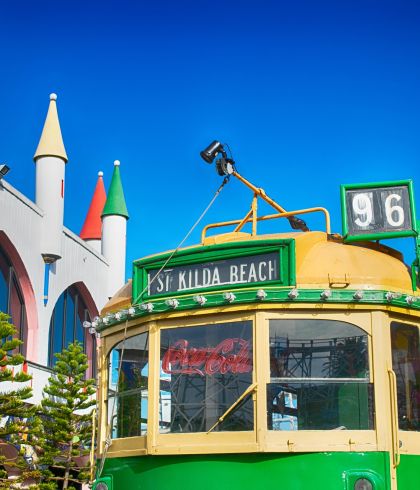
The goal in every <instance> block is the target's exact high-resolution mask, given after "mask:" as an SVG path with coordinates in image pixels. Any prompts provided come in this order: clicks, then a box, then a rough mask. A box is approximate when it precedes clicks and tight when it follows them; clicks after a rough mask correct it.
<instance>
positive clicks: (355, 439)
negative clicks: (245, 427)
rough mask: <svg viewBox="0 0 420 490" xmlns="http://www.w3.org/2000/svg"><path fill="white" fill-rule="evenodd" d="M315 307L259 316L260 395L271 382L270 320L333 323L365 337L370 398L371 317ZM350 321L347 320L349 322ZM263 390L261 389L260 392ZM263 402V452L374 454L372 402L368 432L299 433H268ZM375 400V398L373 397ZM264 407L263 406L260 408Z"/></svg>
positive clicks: (360, 313)
mask: <svg viewBox="0 0 420 490" xmlns="http://www.w3.org/2000/svg"><path fill="white" fill-rule="evenodd" d="M314 308H315V305H308V306H307V307H306V308H305V307H304V308H302V307H300V308H296V309H295V311H293V310H291V309H289V310H288V311H287V312H285V311H271V312H260V315H261V318H262V320H263V322H264V328H263V329H261V330H260V334H259V337H261V338H260V342H263V344H262V345H261V350H260V354H261V355H260V357H261V359H260V364H259V368H258V369H259V378H258V381H259V384H260V387H261V389H260V392H261V395H262V393H263V392H264V390H265V392H266V391H267V389H266V388H265V386H268V385H269V384H270V381H271V379H270V378H271V376H270V346H269V339H270V334H269V322H270V320H284V319H287V320H309V319H317V320H336V321H341V322H344V323H350V324H351V325H354V326H355V327H358V328H359V329H361V330H363V331H364V332H365V333H366V334H367V347H368V368H369V376H368V378H367V380H368V383H369V384H370V385H371V386H372V389H371V391H372V394H373V397H374V392H375V384H374V369H375V364H374V359H373V351H372V345H373V339H372V332H373V330H372V313H371V312H370V311H352V312H351V316H350V317H349V315H348V314H346V313H344V312H338V311H337V309H335V310H332V309H331V310H327V309H325V310H321V311H316V310H315V309H314ZM350 318H351V320H350ZM263 386H264V388H263ZM265 397H266V399H265V400H260V401H261V403H260V412H259V415H258V417H259V420H260V424H259V427H262V426H263V423H264V424H265V428H266V430H265V441H264V446H263V449H264V451H268V452H269V451H275V452H290V451H307V452H313V451H333V452H336V451H359V450H360V451H366V450H367V451H372V450H376V448H377V447H378V445H377V438H376V433H377V429H376V428H375V427H376V426H377V416H376V406H375V399H373V400H372V405H371V410H372V415H371V419H372V420H373V425H372V428H370V429H343V428H342V427H340V428H337V429H336V430H334V429H302V430H269V429H268V426H269V424H268V410H269V405H268V403H267V394H266V393H265ZM374 398H375V397H374ZM264 403H265V405H264Z"/></svg>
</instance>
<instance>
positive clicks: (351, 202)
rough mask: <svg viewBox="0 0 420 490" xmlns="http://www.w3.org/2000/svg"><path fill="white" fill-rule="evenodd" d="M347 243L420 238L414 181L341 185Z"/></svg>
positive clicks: (344, 232) (344, 233)
mask: <svg viewBox="0 0 420 490" xmlns="http://www.w3.org/2000/svg"><path fill="white" fill-rule="evenodd" d="M341 210H342V220H343V236H344V240H345V241H346V242H354V241H361V240H380V239H384V238H401V237H409V236H417V223H416V216H415V208H414V197H413V184H412V181H411V180H403V181H397V182H379V183H372V184H351V185H342V186H341Z"/></svg>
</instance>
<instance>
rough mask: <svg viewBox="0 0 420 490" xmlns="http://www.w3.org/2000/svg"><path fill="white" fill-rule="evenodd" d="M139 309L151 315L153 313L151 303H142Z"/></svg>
mask: <svg viewBox="0 0 420 490" xmlns="http://www.w3.org/2000/svg"><path fill="white" fill-rule="evenodd" d="M140 308H141V309H142V310H143V311H146V312H147V313H151V312H152V311H153V308H154V306H153V303H143V304H142V305H140Z"/></svg>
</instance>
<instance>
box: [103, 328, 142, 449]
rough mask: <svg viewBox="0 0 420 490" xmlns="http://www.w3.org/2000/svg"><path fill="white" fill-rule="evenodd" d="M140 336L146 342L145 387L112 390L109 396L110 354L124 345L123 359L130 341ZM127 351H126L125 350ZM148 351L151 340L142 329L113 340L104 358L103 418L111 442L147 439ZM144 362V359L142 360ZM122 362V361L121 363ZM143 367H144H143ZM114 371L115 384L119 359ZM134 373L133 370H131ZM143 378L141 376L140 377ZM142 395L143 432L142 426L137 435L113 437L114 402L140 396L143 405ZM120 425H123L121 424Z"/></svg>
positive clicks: (116, 415)
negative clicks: (143, 405) (144, 406)
mask: <svg viewBox="0 0 420 490" xmlns="http://www.w3.org/2000/svg"><path fill="white" fill-rule="evenodd" d="M142 335H147V338H146V342H145V346H146V347H147V356H146V358H147V362H146V364H145V366H146V365H147V375H146V376H144V377H146V379H147V380H146V386H145V387H138V388H133V389H130V390H126V391H120V389H118V391H115V390H114V394H111V392H112V391H111V388H110V386H111V383H112V381H113V378H112V375H111V376H110V371H111V368H112V354H113V352H114V351H115V349H116V348H117V347H118V346H119V345H122V344H124V347H122V348H123V349H124V352H123V354H124V357H125V354H126V352H127V353H128V350H129V345H127V344H129V343H130V340H131V339H135V338H136V337H140V336H142ZM126 349H127V350H126ZM150 350H151V339H150V331H149V329H142V330H140V331H138V332H135V333H133V334H132V335H130V336H127V338H119V339H118V340H115V339H113V341H112V345H111V347H110V348H109V349H108V352H107V354H106V357H105V362H106V366H107V371H106V373H107V374H106V384H105V392H104V403H105V406H106V411H105V413H106V417H104V419H105V420H104V422H105V423H106V426H107V429H108V430H107V433H108V432H109V437H110V438H111V439H112V441H113V442H114V441H116V440H118V439H120V440H128V439H138V438H141V439H145V438H146V437H147V433H148V427H149V415H150V404H151V400H150V397H149V382H150V376H151V372H152V371H151V364H150ZM142 352H145V350H142ZM142 359H143V360H144V358H142ZM123 362H124V361H123ZM145 366H144V367H145ZM115 367H116V369H117V380H116V383H119V382H120V378H121V374H120V369H119V367H120V358H118V360H117V362H116V366H115ZM121 371H123V368H122V367H121ZM133 371H134V369H133ZM135 374H136V373H134V372H133V375H135ZM141 376H143V375H141ZM143 393H145V394H146V403H145V404H146V409H145V413H146V418H145V420H146V421H145V425H146V427H145V429H144V430H143V429H142V425H143V424H141V426H140V433H137V434H132V435H124V434H123V435H118V436H115V437H114V436H113V433H114V421H112V422H111V421H110V417H112V419H115V420H116V421H117V428H116V429H115V430H118V411H115V405H114V404H115V403H116V401H119V400H124V399H125V398H126V397H127V396H128V397H132V396H138V395H139V396H140V400H141V402H140V403H141V404H143ZM112 399H113V403H111V400H112ZM140 413H141V408H140ZM122 425H123V422H122Z"/></svg>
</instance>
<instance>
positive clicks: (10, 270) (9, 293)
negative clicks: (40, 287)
mask: <svg viewBox="0 0 420 490" xmlns="http://www.w3.org/2000/svg"><path fill="white" fill-rule="evenodd" d="M0 311H2V312H3V313H7V314H8V315H10V322H11V323H13V325H14V326H15V327H16V331H17V334H16V337H18V338H20V339H21V340H25V338H26V311H25V302H24V300H23V295H22V292H21V289H20V286H19V282H18V280H17V277H16V274H15V270H14V267H13V266H12V265H11V263H10V261H9V259H8V258H7V257H6V255H5V254H4V253H3V252H2V250H1V248H0ZM25 347H26V346H25V345H23V346H20V347H18V348H17V349H16V351H18V350H21V349H22V348H23V349H25Z"/></svg>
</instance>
